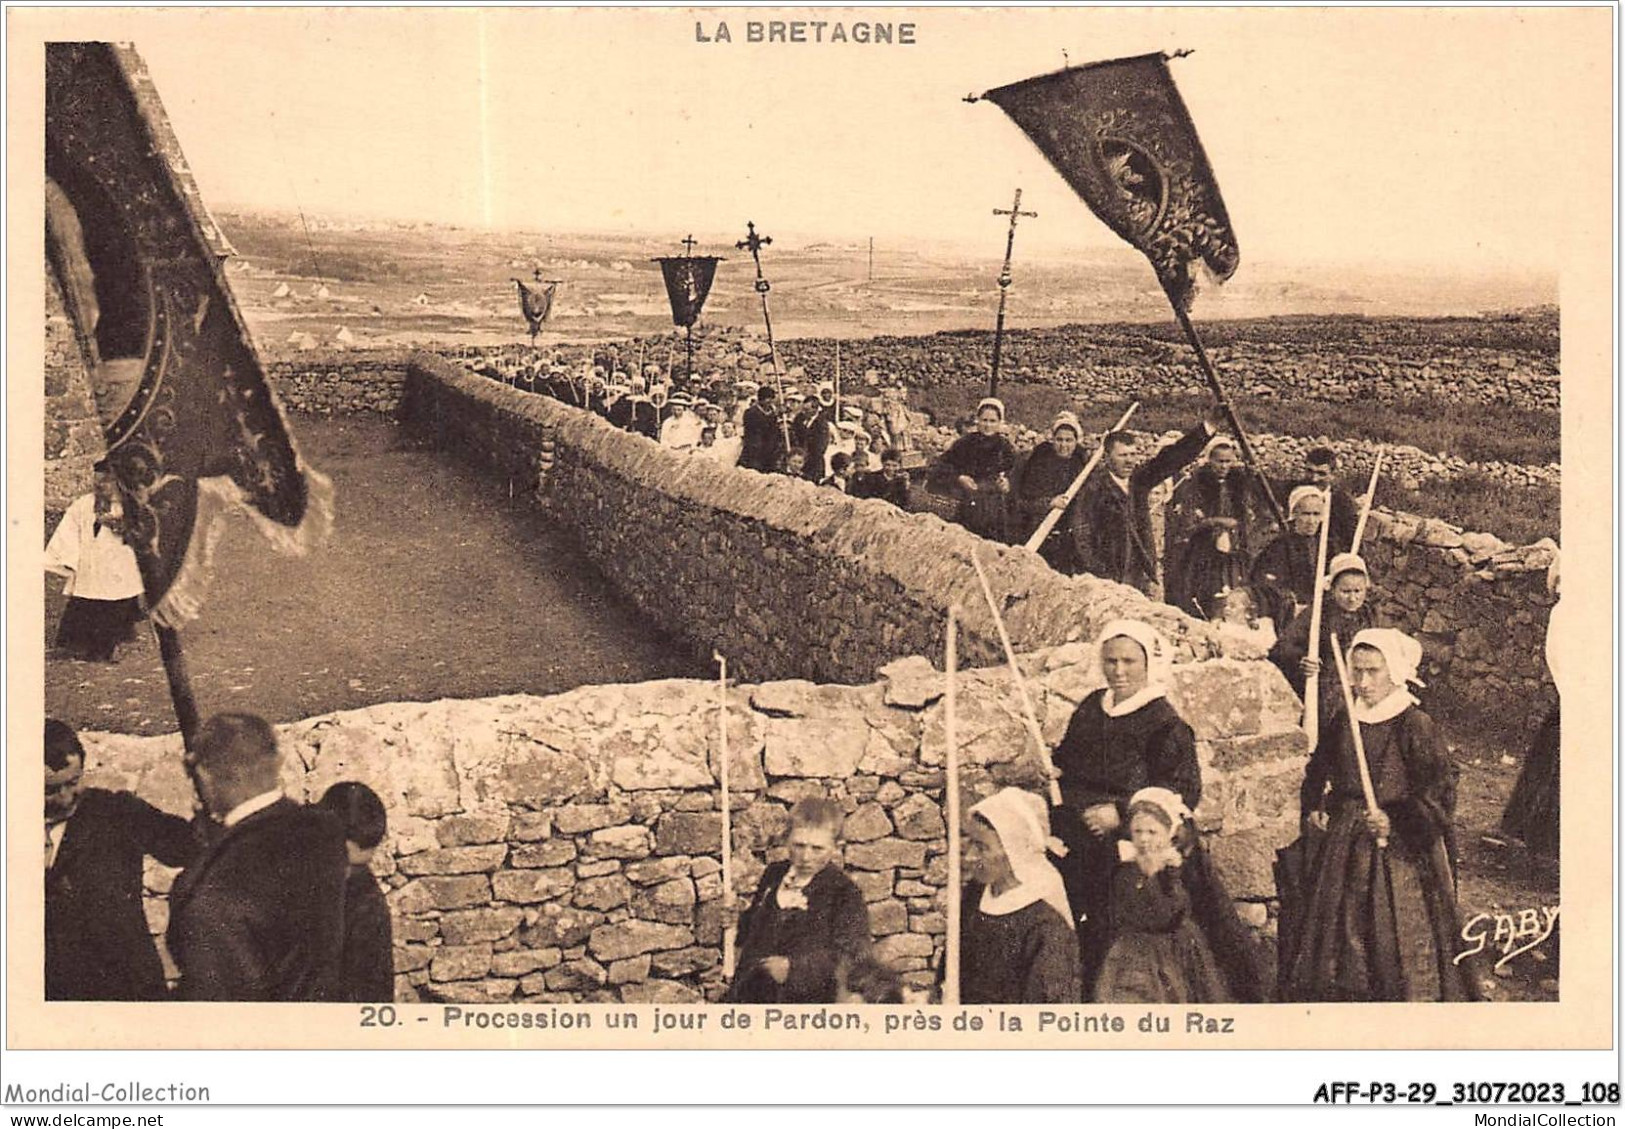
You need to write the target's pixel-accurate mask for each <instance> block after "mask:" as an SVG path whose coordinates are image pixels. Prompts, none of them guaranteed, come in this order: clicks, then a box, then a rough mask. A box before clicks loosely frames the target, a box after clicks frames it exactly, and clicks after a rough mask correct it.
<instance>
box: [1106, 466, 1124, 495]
mask: <svg viewBox="0 0 1625 1129" xmlns="http://www.w3.org/2000/svg"><path fill="white" fill-rule="evenodd" d="M1106 477H1107V478H1109V479H1111V480H1112V481H1113V482H1115V483H1117V488H1118V489H1119V490H1121V491H1122V492H1123V493H1125V494H1127V493H1128V479H1126V478H1118V477H1117V476H1116V475H1115V474H1113V473H1112V472H1111V471H1109V470H1108V471H1107V472H1106Z"/></svg>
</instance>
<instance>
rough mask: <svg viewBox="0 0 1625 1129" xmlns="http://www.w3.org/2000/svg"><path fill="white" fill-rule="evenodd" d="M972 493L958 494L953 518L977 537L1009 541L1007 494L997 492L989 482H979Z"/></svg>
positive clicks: (1006, 542)
mask: <svg viewBox="0 0 1625 1129" xmlns="http://www.w3.org/2000/svg"><path fill="white" fill-rule="evenodd" d="M981 487H982V488H981V489H980V490H977V491H975V492H974V493H966V494H961V495H960V496H959V508H958V510H957V511H956V512H955V515H954V520H955V521H956V522H958V523H959V524H960V525H963V526H964V527H965V528H966V529H968V530H970V531H971V532H972V533H974V534H976V535H977V536H978V537H985V538H987V539H988V540H989V541H997V542H999V543H1000V544H1002V545H1008V544H1009V543H1010V505H1009V501H1008V496H1007V495H1005V494H1001V493H999V491H998V490H997V489H996V488H995V487H994V486H992V485H991V483H990V482H984V483H982V484H981Z"/></svg>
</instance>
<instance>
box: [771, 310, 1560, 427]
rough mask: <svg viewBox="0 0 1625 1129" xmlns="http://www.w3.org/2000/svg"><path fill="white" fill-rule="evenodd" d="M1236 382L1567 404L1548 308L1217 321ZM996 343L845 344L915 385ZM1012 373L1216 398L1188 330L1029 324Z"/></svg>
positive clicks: (1213, 343)
mask: <svg viewBox="0 0 1625 1129" xmlns="http://www.w3.org/2000/svg"><path fill="white" fill-rule="evenodd" d="M1202 333H1203V337H1204V338H1205V340H1206V344H1207V347H1208V350H1209V353H1210V354H1211V356H1212V358H1213V361H1214V364H1215V365H1216V366H1217V368H1218V369H1219V371H1220V373H1221V374H1222V375H1223V377H1224V381H1225V384H1226V385H1227V386H1228V387H1230V388H1232V389H1233V390H1234V391H1235V392H1236V393H1237V394H1244V395H1246V396H1249V397H1259V398H1264V399H1269V398H1281V399H1286V398H1300V399H1314V400H1327V401H1347V400H1357V399H1377V400H1386V399H1394V398H1397V397H1411V396H1426V397H1430V398H1434V399H1441V400H1459V401H1476V402H1481V403H1506V404H1513V405H1516V406H1519V407H1525V408H1541V409H1555V408H1556V407H1557V406H1558V399H1559V378H1558V353H1559V348H1558V346H1559V337H1558V318H1557V312H1556V311H1555V310H1541V311H1535V312H1531V313H1529V314H1527V315H1523V316H1517V317H1508V318H1505V319H1501V320H1494V319H1477V318H1466V319H1457V318H1381V319H1369V320H1368V319H1365V318H1361V317H1307V318H1270V319H1263V320H1259V321H1253V322H1249V321H1231V322H1216V323H1209V324H1205V325H1204V326H1203V327H1202ZM989 336H990V335H989V334H988V333H986V332H985V331H980V330H976V331H963V330H960V331H947V332H942V333H937V334H933V335H931V336H929V337H875V338H869V339H865V340H857V341H842V343H841V361H842V364H843V365H845V366H848V371H860V372H861V371H863V370H864V369H866V368H878V369H880V370H881V371H882V372H883V373H885V372H897V373H899V374H900V375H902V376H904V378H905V379H906V380H907V381H908V383H909V384H912V385H930V384H943V383H963V382H979V381H985V380H986V379H987V372H988V357H989V356H990V350H989V344H988V340H989ZM834 354H835V347H834V341H833V340H831V339H823V340H817V339H804V340H796V341H788V342H785V344H784V346H783V347H782V348H781V350H780V355H781V356H782V357H783V358H784V360H785V362H786V363H798V364H803V365H805V366H806V367H807V368H808V369H809V370H811V371H813V372H828V371H830V369H831V368H832V367H833V364H834V359H835V356H834ZM1001 371H1003V372H1004V373H1005V374H1006V376H1007V378H1008V379H1010V380H1012V381H1017V382H1028V383H1041V384H1054V385H1058V386H1060V387H1063V388H1067V389H1070V390H1072V391H1073V392H1075V393H1076V394H1078V395H1079V396H1080V397H1082V398H1084V399H1104V400H1119V399H1122V398H1124V397H1126V396H1128V395H1129V394H1130V393H1132V394H1133V396H1134V397H1135V398H1139V399H1155V398H1156V397H1157V396H1159V395H1177V394H1189V395H1206V394H1207V392H1206V385H1205V384H1204V382H1203V379H1202V374H1201V372H1200V370H1199V369H1198V368H1197V367H1196V365H1195V364H1194V363H1193V361H1192V359H1191V355H1190V348H1189V346H1188V345H1186V344H1185V343H1184V341H1183V340H1182V339H1181V338H1180V336H1179V331H1178V330H1177V329H1174V328H1172V327H1171V326H1168V325H1156V326H1151V325H1132V324H1123V323H1118V324H1104V325H1099V324H1091V325H1064V326H1058V327H1055V328H1051V329H1018V330H1014V331H1010V332H1007V333H1006V334H1005V338H1004V346H1003V363H1002V365H1001Z"/></svg>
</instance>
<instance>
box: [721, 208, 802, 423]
mask: <svg viewBox="0 0 1625 1129" xmlns="http://www.w3.org/2000/svg"><path fill="white" fill-rule="evenodd" d="M745 228H746V230H747V232H748V234H747V235H746V236H745V238H743V239H741V240H740V241H739V242H738V243H735V244H734V246H735V247H736V248H737V249H739V250H741V251H749V252H750V257H751V259H752V260H753V261H754V262H755V263H756V293H758V294H760V295H761V296H762V324H763V325H764V326H766V327H767V353H768V356H769V358H771V360H772V362H773V383H774V384H775V385H776V386H777V388H778V392H779V426H780V427H781V428H782V430H783V431H784V449H785V450H786V451H788V450H789V449H790V418H789V416H788V415H786V414H785V405H784V370H783V369H781V368H780V367H779V348H778V346H777V345H775V344H774V343H773V318H772V317H771V316H770V315H769V314H768V312H767V292H768V291H769V290H771V289H772V288H773V287H772V284H771V283H769V282H768V281H767V276H766V275H764V274H763V273H762V248H763V247H766V246H768V245H769V244H770V243H772V242H773V237H772V236H771V235H758V234H756V224H755V221H747V222H746V224H745Z"/></svg>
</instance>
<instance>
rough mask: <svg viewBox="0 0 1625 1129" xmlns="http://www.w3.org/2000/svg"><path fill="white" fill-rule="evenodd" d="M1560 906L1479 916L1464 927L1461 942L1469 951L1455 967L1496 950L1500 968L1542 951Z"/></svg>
mask: <svg viewBox="0 0 1625 1129" xmlns="http://www.w3.org/2000/svg"><path fill="white" fill-rule="evenodd" d="M1559 912H1560V907H1558V906H1539V907H1534V908H1530V909H1522V910H1518V911H1516V912H1514V913H1480V914H1475V915H1473V916H1472V917H1470V918H1468V919H1467V922H1466V923H1465V924H1464V925H1462V927H1461V939H1462V940H1463V941H1466V942H1467V943H1468V945H1469V946H1471V947H1470V948H1467V949H1463V950H1462V951H1461V952H1459V953H1457V954H1456V961H1455V963H1457V964H1460V963H1461V962H1462V961H1464V960H1466V959H1467V958H1468V957H1473V956H1477V955H1478V954H1479V953H1481V952H1483V951H1484V950H1485V949H1488V948H1490V947H1491V946H1493V947H1494V948H1496V949H1497V950H1499V951H1500V953H1501V958H1500V959H1499V960H1497V961H1496V962H1495V967H1496V968H1497V969H1499V968H1501V967H1502V966H1503V965H1505V964H1506V963H1507V962H1508V961H1510V960H1512V959H1513V958H1514V957H1519V956H1522V955H1523V954H1524V953H1527V952H1529V951H1530V950H1532V949H1536V948H1538V947H1540V945H1542V944H1543V943H1544V942H1545V941H1546V938H1548V937H1550V936H1551V935H1552V931H1553V930H1555V929H1556V928H1557V916H1558V913H1559Z"/></svg>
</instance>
